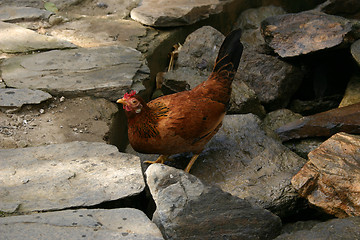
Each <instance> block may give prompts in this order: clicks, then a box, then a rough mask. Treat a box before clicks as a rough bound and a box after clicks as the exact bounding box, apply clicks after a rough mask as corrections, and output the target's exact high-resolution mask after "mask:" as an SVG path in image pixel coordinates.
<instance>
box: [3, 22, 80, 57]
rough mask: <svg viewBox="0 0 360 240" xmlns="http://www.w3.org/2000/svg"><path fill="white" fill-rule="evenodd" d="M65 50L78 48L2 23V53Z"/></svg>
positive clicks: (53, 38)
mask: <svg viewBox="0 0 360 240" xmlns="http://www.w3.org/2000/svg"><path fill="white" fill-rule="evenodd" d="M64 48H76V46H75V45H74V44H72V43H70V42H67V41H64V40H60V39H57V38H55V37H51V36H45V35H40V34H38V33H36V32H34V31H32V30H29V29H26V28H23V27H20V26H17V25H16V24H11V23H5V22H1V21H0V52H4V53H27V52H32V51H38V50H42V51H44V50H49V49H64Z"/></svg>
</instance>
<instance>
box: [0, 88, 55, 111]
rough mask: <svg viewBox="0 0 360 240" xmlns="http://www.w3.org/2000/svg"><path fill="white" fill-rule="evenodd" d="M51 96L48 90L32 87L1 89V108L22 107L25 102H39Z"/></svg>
mask: <svg viewBox="0 0 360 240" xmlns="http://www.w3.org/2000/svg"><path fill="white" fill-rule="evenodd" d="M50 98H51V95H50V94H48V93H47V92H44V91H40V90H31V89H16V88H14V89H12V88H3V89H0V108H3V107H5V108H9V107H10V108H14V107H15V108H20V107H21V106H22V105H25V104H37V103H41V102H43V101H45V100H48V99H50Z"/></svg>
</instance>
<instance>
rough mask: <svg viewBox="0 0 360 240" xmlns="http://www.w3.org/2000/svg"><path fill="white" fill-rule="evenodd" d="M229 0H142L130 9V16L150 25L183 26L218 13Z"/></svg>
mask: <svg viewBox="0 0 360 240" xmlns="http://www.w3.org/2000/svg"><path fill="white" fill-rule="evenodd" d="M229 2H231V0H224V1H220V0H211V1H202V0H196V1H189V0H177V1H172V2H164V1H158V0H144V1H142V2H141V5H140V6H138V7H136V8H134V9H133V10H132V11H131V13H130V16H131V18H132V19H134V20H135V21H138V22H140V23H142V24H144V25H149V26H152V27H175V26H184V25H190V24H193V23H195V22H198V21H200V20H202V19H206V18H208V17H209V16H210V15H213V14H218V13H220V12H221V11H222V10H223V6H224V4H226V3H229Z"/></svg>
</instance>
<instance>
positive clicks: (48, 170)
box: [0, 142, 145, 213]
mask: <svg viewBox="0 0 360 240" xmlns="http://www.w3.org/2000/svg"><path fill="white" fill-rule="evenodd" d="M0 183H1V184H0V211H1V212H5V213H12V212H31V211H49V210H59V209H65V208H70V207H83V206H93V205H96V204H99V203H102V202H106V201H112V200H118V199H122V198H126V197H129V196H133V195H136V194H139V193H141V192H142V191H143V190H144V187H145V183H144V179H143V175H142V172H141V167H140V161H139V158H138V157H136V156H133V155H130V154H124V153H120V152H118V149H117V148H116V147H115V146H112V145H107V144H104V143H89V142H71V143H65V144H54V145H47V146H41V147H31V148H19V149H0Z"/></svg>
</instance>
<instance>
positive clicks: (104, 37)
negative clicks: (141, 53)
mask: <svg viewBox="0 0 360 240" xmlns="http://www.w3.org/2000/svg"><path fill="white" fill-rule="evenodd" d="M146 31H147V29H146V27H144V26H143V25H141V24H140V23H137V22H135V21H130V20H123V19H117V18H114V17H107V18H99V17H87V16H86V17H82V18H80V19H76V20H73V21H69V22H66V23H63V24H59V25H56V26H54V27H52V28H51V29H50V30H49V33H50V34H51V35H52V36H56V37H58V38H61V39H66V40H67V41H69V42H72V43H74V44H76V45H77V46H80V47H85V48H88V47H99V46H110V45H119V44H121V45H123V46H127V47H132V48H137V47H138V44H139V42H140V39H141V38H142V37H144V36H145V35H146ZM148 31H150V29H149V30H148Z"/></svg>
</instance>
